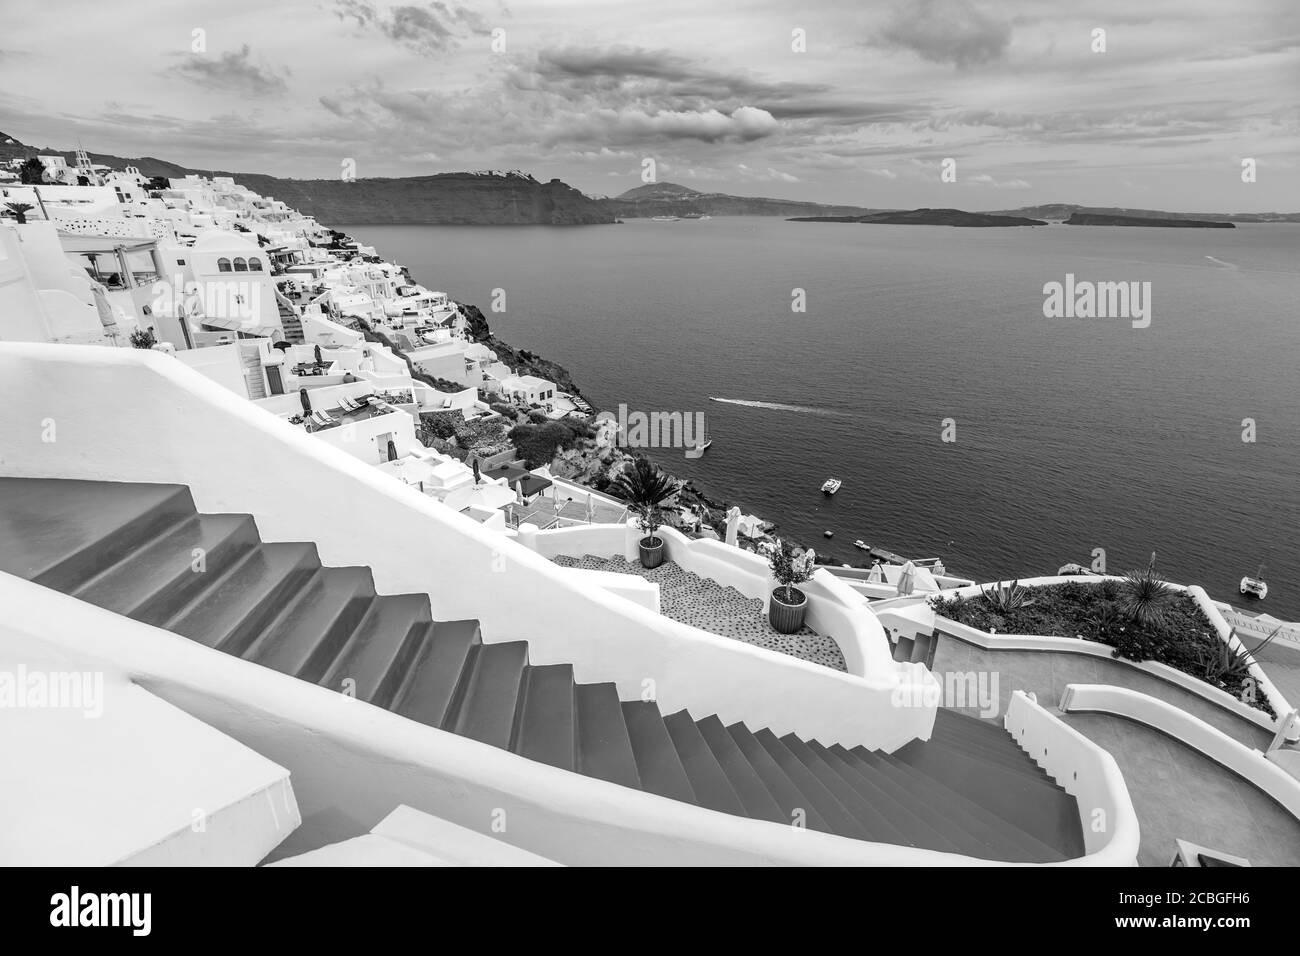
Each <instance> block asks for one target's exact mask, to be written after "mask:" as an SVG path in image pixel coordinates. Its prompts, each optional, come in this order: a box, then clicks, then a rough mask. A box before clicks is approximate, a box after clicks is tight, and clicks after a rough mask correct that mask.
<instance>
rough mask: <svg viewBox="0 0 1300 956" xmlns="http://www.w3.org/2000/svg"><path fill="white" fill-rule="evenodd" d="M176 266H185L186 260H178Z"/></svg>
mask: <svg viewBox="0 0 1300 956" xmlns="http://www.w3.org/2000/svg"><path fill="white" fill-rule="evenodd" d="M176 264H177V265H178V266H183V265H185V260H184V259H177V260H176Z"/></svg>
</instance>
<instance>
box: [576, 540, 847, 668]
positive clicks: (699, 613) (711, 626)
mask: <svg viewBox="0 0 1300 956" xmlns="http://www.w3.org/2000/svg"><path fill="white" fill-rule="evenodd" d="M553 560H554V561H555V563H556V564H558V565H560V566H561V567H566V568H581V569H585V570H589V571H612V572H615V573H619V574H636V575H639V576H641V577H643V578H645V579H646V580H647V581H653V582H654V583H656V584H658V585H659V611H660V613H661V614H663V615H664V617H667V618H671V619H672V620H674V621H679V622H681V623H682V624H689V625H691V626H692V627H698V628H699V629H700V630H703V631H709V632H711V633H713V634H718V635H720V636H722V637H730V638H733V639H734V640H737V641H744V642H745V643H746V644H753V645H755V646H757V647H765V648H767V649H768V650H771V651H779V652H780V653H782V654H789V655H790V656H791V657H798V658H801V659H803V660H805V661H811V662H812V663H814V664H821V665H822V666H823V667H830V668H832V669H834V670H838V671H846V670H848V668H847V666H846V665H845V663H844V654H843V653H842V652H841V651H840V647H839V645H838V644H837V643H836V642H835V641H834V639H832V638H830V637H828V636H826V635H824V634H818V633H817V632H816V631H814V630H813V629H812V628H810V627H808V626H806V625H805V626H804V627H803V628H801V629H800V630H799V631H798V632H797V633H795V634H780V633H778V632H777V631H775V630H773V629H772V626H771V625H770V624H768V623H767V607H766V604H765V602H764V601H763V600H762V599H761V598H747V597H745V595H743V594H741V593H740V592H739V591H738V590H736V589H735V588H733V587H724V586H723V585H721V584H719V583H718V582H716V581H712V580H710V579H708V578H705V577H701V576H700V575H698V574H695V573H693V572H691V571H687V570H686V569H685V568H682V567H680V566H679V565H677V564H674V563H673V562H672V561H665V562H664V563H663V564H661V565H660V566H659V567H657V568H643V567H642V566H641V565H640V564H639V563H635V562H631V561H627V560H626V559H624V558H622V557H618V556H614V557H608V558H601V557H596V556H594V555H584V556H583V557H581V558H572V557H568V556H566V555H557V556H556V557H555V558H554V559H553Z"/></svg>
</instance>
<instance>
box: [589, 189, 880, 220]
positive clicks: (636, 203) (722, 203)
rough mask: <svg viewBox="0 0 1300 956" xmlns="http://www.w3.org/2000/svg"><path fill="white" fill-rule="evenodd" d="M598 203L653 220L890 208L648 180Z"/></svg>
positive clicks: (829, 213) (852, 212)
mask: <svg viewBox="0 0 1300 956" xmlns="http://www.w3.org/2000/svg"><path fill="white" fill-rule="evenodd" d="M598 202H600V203H601V205H602V206H604V207H605V208H606V209H608V210H609V211H610V212H611V213H613V214H614V215H615V216H617V217H618V218H619V219H651V218H653V217H655V216H677V217H678V218H679V219H698V218H699V217H701V216H782V217H785V218H790V217H793V216H859V215H863V214H866V213H873V212H884V211H888V210H880V209H868V208H866V207H864V206H834V205H829V204H827V203H816V202H799V201H797V200H793V199H767V198H764V197H762V196H731V195H728V194H727V193H706V192H700V190H698V189H691V188H690V187H689V186H681V185H678V184H677V183H646V184H645V185H643V186H637V187H636V188H634V189H629V190H628V191H627V192H625V193H620V194H619V195H617V196H614V197H613V198H610V199H601V200H598Z"/></svg>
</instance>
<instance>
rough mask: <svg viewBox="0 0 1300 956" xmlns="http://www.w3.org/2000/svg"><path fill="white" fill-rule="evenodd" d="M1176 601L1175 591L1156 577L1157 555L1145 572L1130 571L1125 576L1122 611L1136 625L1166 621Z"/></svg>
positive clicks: (1153, 557) (1122, 589)
mask: <svg viewBox="0 0 1300 956" xmlns="http://www.w3.org/2000/svg"><path fill="white" fill-rule="evenodd" d="M1173 599H1174V590H1173V588H1171V587H1170V586H1169V585H1168V584H1166V583H1165V582H1164V581H1162V580H1161V579H1160V578H1159V577H1158V576H1157V575H1156V553H1155V552H1154V551H1152V552H1151V560H1150V561H1149V562H1148V563H1147V567H1146V570H1145V571H1130V572H1128V573H1127V574H1126V575H1124V584H1123V585H1122V587H1121V594H1120V611H1121V613H1123V614H1124V616H1125V617H1127V618H1128V619H1129V620H1130V621H1132V622H1133V623H1134V624H1140V625H1143V626H1154V625H1158V624H1160V623H1161V622H1162V621H1163V620H1164V616H1165V611H1166V610H1167V609H1168V607H1169V605H1170V604H1171V603H1172V601H1173Z"/></svg>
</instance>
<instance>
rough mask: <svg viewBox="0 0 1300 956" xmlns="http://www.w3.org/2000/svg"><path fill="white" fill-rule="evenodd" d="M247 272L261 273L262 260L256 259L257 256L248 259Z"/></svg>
mask: <svg viewBox="0 0 1300 956" xmlns="http://www.w3.org/2000/svg"><path fill="white" fill-rule="evenodd" d="M248 271H249V272H261V271H262V260H261V259H259V258H257V256H253V258H251V259H249V260H248Z"/></svg>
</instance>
